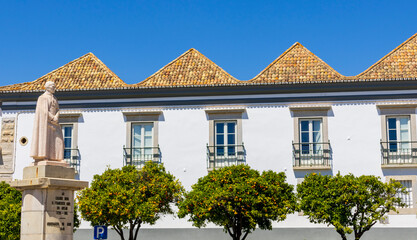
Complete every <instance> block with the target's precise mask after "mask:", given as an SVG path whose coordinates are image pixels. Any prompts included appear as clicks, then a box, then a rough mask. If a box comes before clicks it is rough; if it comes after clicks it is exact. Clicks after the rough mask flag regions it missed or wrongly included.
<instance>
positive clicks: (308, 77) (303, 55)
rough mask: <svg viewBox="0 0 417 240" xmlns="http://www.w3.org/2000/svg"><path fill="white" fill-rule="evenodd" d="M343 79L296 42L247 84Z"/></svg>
mask: <svg viewBox="0 0 417 240" xmlns="http://www.w3.org/2000/svg"><path fill="white" fill-rule="evenodd" d="M343 78H344V76H342V75H341V74H339V73H338V72H336V71H335V70H334V69H333V68H331V67H330V66H329V65H327V64H326V63H325V62H323V60H321V59H320V58H318V57H317V56H316V55H314V54H313V53H312V52H310V51H309V50H308V49H307V48H305V47H304V46H303V45H301V44H300V43H298V42H297V43H295V44H294V45H293V46H291V47H290V48H289V49H288V50H287V51H285V52H284V53H283V54H281V56H279V57H278V58H277V59H276V60H275V61H273V62H272V63H271V64H269V66H268V67H266V68H265V69H264V70H263V71H262V72H261V73H259V74H258V75H257V76H256V77H254V78H253V79H252V80H249V82H252V83H295V82H301V83H302V82H316V81H317V82H319V81H336V80H340V79H343Z"/></svg>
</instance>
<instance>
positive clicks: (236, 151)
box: [207, 143, 246, 169]
mask: <svg viewBox="0 0 417 240" xmlns="http://www.w3.org/2000/svg"><path fill="white" fill-rule="evenodd" d="M244 163H246V149H245V146H244V145H243V143H242V145H215V146H209V145H207V168H208V169H216V168H221V167H227V166H231V165H238V164H244Z"/></svg>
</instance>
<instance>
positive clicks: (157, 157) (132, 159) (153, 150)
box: [123, 146, 162, 168]
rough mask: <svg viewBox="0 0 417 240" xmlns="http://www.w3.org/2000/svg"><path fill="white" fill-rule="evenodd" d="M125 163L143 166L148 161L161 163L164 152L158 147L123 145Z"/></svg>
mask: <svg viewBox="0 0 417 240" xmlns="http://www.w3.org/2000/svg"><path fill="white" fill-rule="evenodd" d="M123 157H124V164H125V165H133V166H136V167H139V168H141V167H143V166H144V165H145V163H146V162H149V161H153V162H155V163H161V159H162V154H161V149H160V148H159V146H158V147H123Z"/></svg>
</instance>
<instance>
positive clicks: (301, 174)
mask: <svg viewBox="0 0 417 240" xmlns="http://www.w3.org/2000/svg"><path fill="white" fill-rule="evenodd" d="M311 173H317V174H319V173H321V175H323V176H327V175H330V176H333V169H329V170H294V175H295V177H296V178H300V179H304V177H305V175H307V174H311Z"/></svg>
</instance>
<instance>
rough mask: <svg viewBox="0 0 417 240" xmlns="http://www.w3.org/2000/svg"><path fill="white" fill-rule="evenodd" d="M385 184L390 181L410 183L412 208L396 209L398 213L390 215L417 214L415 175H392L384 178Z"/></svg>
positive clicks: (416, 178)
mask: <svg viewBox="0 0 417 240" xmlns="http://www.w3.org/2000/svg"><path fill="white" fill-rule="evenodd" d="M385 180H386V182H389V181H391V180H394V181H411V195H412V196H411V198H412V206H408V207H405V208H397V211H398V213H396V212H394V211H391V212H390V213H389V214H390V215H395V214H399V215H409V214H417V201H416V198H417V175H392V176H386V177H385Z"/></svg>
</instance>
